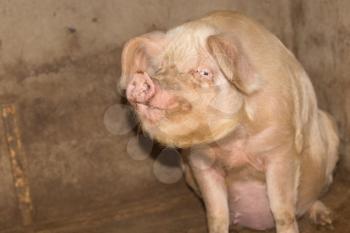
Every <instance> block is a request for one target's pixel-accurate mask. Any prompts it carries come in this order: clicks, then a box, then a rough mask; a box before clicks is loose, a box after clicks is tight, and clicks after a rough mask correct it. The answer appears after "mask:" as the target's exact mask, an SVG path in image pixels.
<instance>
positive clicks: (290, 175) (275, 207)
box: [266, 150, 299, 233]
mask: <svg viewBox="0 0 350 233" xmlns="http://www.w3.org/2000/svg"><path fill="white" fill-rule="evenodd" d="M291 152H292V150H289V151H288V152H285V153H279V154H276V155H271V157H269V159H268V162H267V164H266V165H267V166H266V183H267V191H268V197H269V202H270V208H271V211H272V213H273V216H274V219H275V224H276V232H277V233H298V232H299V230H298V224H297V221H296V201H297V186H298V182H299V161H298V159H297V157H296V153H291Z"/></svg>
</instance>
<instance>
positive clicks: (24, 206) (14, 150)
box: [1, 104, 33, 226]
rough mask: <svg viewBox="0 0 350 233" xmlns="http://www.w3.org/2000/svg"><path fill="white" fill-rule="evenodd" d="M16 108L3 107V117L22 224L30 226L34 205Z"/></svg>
mask: <svg viewBox="0 0 350 233" xmlns="http://www.w3.org/2000/svg"><path fill="white" fill-rule="evenodd" d="M16 112H17V111H16V107H15V105H13V104H6V105H3V106H1V116H2V119H3V123H4V131H5V141H6V143H7V149H8V155H9V160H10V163H11V168H12V175H13V180H14V186H15V190H16V195H17V201H18V205H19V210H20V212H21V217H22V223H23V225H24V226H30V225H32V223H33V204H32V199H31V194H30V189H29V185H28V179H27V177H26V174H25V171H24V167H25V163H26V162H25V156H24V151H23V148H22V142H21V137H20V130H19V127H18V124H17V119H16V114H17V113H16Z"/></svg>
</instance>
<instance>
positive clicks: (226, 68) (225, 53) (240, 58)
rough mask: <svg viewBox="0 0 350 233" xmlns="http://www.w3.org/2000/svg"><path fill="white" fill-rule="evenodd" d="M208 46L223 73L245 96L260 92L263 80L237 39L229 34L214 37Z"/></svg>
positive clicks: (209, 38)
mask: <svg viewBox="0 0 350 233" xmlns="http://www.w3.org/2000/svg"><path fill="white" fill-rule="evenodd" d="M207 45H208V49H209V52H210V54H211V55H212V56H213V57H214V59H215V60H216V63H217V64H218V66H219V67H220V69H221V71H222V72H223V73H224V75H225V76H226V78H227V79H228V80H229V81H230V82H231V83H232V84H233V85H235V86H236V87H237V89H239V90H240V91H241V92H243V93H245V94H251V93H253V92H255V91H257V90H259V88H260V87H261V84H262V80H261V79H260V78H259V75H258V74H257V73H256V71H255V69H254V66H253V65H252V64H251V62H250V60H249V58H248V57H247V55H246V54H245V52H244V49H243V48H242V46H241V43H240V42H239V40H238V39H237V38H235V37H234V36H233V35H231V34H227V33H223V34H218V35H212V36H209V37H208V39H207Z"/></svg>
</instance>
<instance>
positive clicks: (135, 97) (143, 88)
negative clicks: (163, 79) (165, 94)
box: [126, 73, 155, 103]
mask: <svg viewBox="0 0 350 233" xmlns="http://www.w3.org/2000/svg"><path fill="white" fill-rule="evenodd" d="M154 94H155V84H154V82H153V81H152V79H151V78H150V77H149V76H148V74H147V73H136V74H135V75H134V76H133V77H132V80H131V81H130V83H129V84H128V86H127V89H126V97H127V98H128V100H129V101H130V102H134V103H147V102H148V101H149V100H150V99H151V98H152V97H153V96H154Z"/></svg>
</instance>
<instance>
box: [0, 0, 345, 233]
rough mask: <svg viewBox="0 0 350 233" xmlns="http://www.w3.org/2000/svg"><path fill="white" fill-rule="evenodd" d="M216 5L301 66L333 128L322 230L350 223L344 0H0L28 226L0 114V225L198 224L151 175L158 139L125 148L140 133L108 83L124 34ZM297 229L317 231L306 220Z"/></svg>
mask: <svg viewBox="0 0 350 233" xmlns="http://www.w3.org/2000/svg"><path fill="white" fill-rule="evenodd" d="M192 3H195V5H196V7H193V4H192ZM215 9H239V10H240V11H242V12H244V13H246V14H247V15H249V16H251V17H253V18H255V19H257V20H258V21H260V22H261V23H262V24H264V25H265V26H266V27H267V28H268V29H270V30H271V31H272V32H273V33H275V34H276V35H277V36H278V37H279V38H280V39H281V40H282V41H283V42H284V43H285V44H286V45H287V47H288V48H290V49H291V50H293V52H294V53H295V54H296V56H297V57H298V58H299V59H300V61H301V63H302V64H303V65H304V66H305V68H306V70H307V71H308V73H309V74H310V77H311V79H312V81H313V84H314V86H315V88H316V92H317V95H318V99H319V103H320V106H321V107H322V108H324V109H327V110H328V111H330V112H332V113H333V114H334V115H335V117H336V120H337V122H338V125H339V126H340V134H341V137H342V147H341V155H342V161H341V164H340V165H339V167H340V169H339V171H338V173H337V178H336V181H335V184H334V185H333V186H332V188H331V191H330V193H329V194H328V195H327V196H326V197H325V201H326V203H327V204H328V205H329V206H330V207H331V208H332V209H333V210H334V212H335V214H336V221H335V224H334V228H335V229H334V231H331V230H330V229H327V228H326V229H320V232H336V233H337V232H339V233H340V232H346V231H344V229H350V225H349V221H348V220H349V219H350V207H349V206H350V201H349V199H350V191H349V190H350V189H349V188H350V186H349V181H347V177H350V175H349V174H350V173H349V172H347V171H346V169H345V168H346V166H344V165H345V164H346V163H347V162H348V163H349V165H350V162H349V161H350V159H349V160H347V159H346V158H347V157H346V155H349V154H350V153H349V149H348V145H349V144H348V140H349V132H350V128H349V124H348V122H349V119H350V118H349V117H350V105H349V104H350V103H349V100H348V99H349V98H347V96H348V95H349V93H350V92H349V91H348V88H349V85H348V84H349V80H350V79H349V77H350V75H349V69H348V67H349V65H350V64H349V62H350V60H349V56H347V54H348V53H349V52H350V48H349V43H348V41H349V39H350V33H349V32H348V28H349V26H350V25H349V24H350V16H348V14H347V12H348V10H350V5H349V4H348V3H347V1H345V0H336V1H332V4H331V3H330V1H326V0H324V1H301V0H298V1H291V0H290V1H289V0H283V1H277V2H276V1H272V0H267V1H260V0H250V1H246V0H244V1H243V0H236V1H231V0H220V1H215V2H214V1H209V0H205V1H195V0H193V1H182V0H180V1H162V0H147V1H141V0H135V1H118V0H101V1H92V0H87V1H85V0H84V1H83V0H81V1H69V0H62V1H54V0H49V1H45V3H42V2H41V3H40V4H39V3H38V1H34V0H28V1H21V0H13V1H0V12H1V14H0V19H1V22H2V23H1V24H0V104H4V103H14V104H15V105H16V106H17V109H18V118H19V126H20V128H21V135H22V136H21V139H22V142H23V147H24V150H25V157H26V160H27V163H26V164H27V165H26V167H25V170H26V176H27V178H28V181H29V186H30V190H31V194H32V202H33V206H34V212H33V221H34V225H33V226H31V227H29V228H26V229H25V228H22V227H21V225H22V224H21V219H20V215H19V209H18V207H17V206H18V201H17V200H16V196H15V192H14V183H13V176H12V175H11V174H12V173H11V167H10V163H9V155H8V150H7V145H6V143H5V141H4V133H3V131H4V130H3V125H2V122H1V124H0V232H40V233H48V232H57V233H58V232H67V233H68V232H69V233H73V232H74V233H78V232H84V233H85V232H96V233H100V232H117V233H118V232H123V233H129V232H130V233H134V232H135V233H148V232H153V233H158V232H159V233H167V232H169V233H182V232H191V233H201V232H203V233H204V232H206V225H205V213H204V211H203V206H202V204H201V202H200V201H199V200H198V199H197V198H196V197H195V196H194V194H193V193H192V192H191V191H190V190H189V189H188V188H187V187H186V186H185V184H184V181H183V180H180V181H179V182H177V183H174V184H166V183H164V180H163V182H161V181H160V180H159V179H157V177H156V175H155V174H154V171H153V166H154V161H155V159H156V158H157V155H158V154H159V153H160V150H161V148H159V147H158V146H155V147H154V148H153V152H152V156H147V153H146V156H145V155H142V156H136V157H135V156H133V155H132V154H130V153H131V151H130V149H128V145H129V146H130V143H131V140H132V139H135V134H136V133H137V132H138V131H137V128H135V129H134V131H131V130H129V129H130V128H132V127H131V126H135V124H134V123H133V122H129V121H128V120H125V119H126V118H125V114H126V113H127V112H124V111H122V110H124V107H125V105H124V104H125V102H123V100H122V98H121V96H120V94H119V93H118V91H117V90H116V82H117V79H118V77H119V73H120V51H121V45H122V44H123V43H124V42H125V40H127V39H128V38H131V37H133V36H135V35H137V34H140V33H144V32H147V31H150V30H155V29H164V28H169V27H171V26H174V25H177V24H179V23H182V22H184V21H186V20H189V19H193V18H196V17H198V16H200V15H203V14H205V13H206V12H208V11H210V10H215ZM348 97H350V96H348ZM121 132H123V133H121ZM146 147H147V146H146ZM144 149H145V148H144ZM149 149H150V148H146V150H149ZM165 165H167V166H168V167H172V166H173V165H171V164H167V162H165ZM349 168H350V166H349ZM172 169H174V168H172ZM171 171H173V170H171V169H170V173H171ZM170 180H171V179H170ZM301 229H302V231H301V232H308V233H311V232H315V231H316V227H315V226H313V225H311V224H310V223H309V222H308V221H307V220H306V219H302V220H301ZM349 231H350V230H349ZM241 232H251V231H247V230H241Z"/></svg>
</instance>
